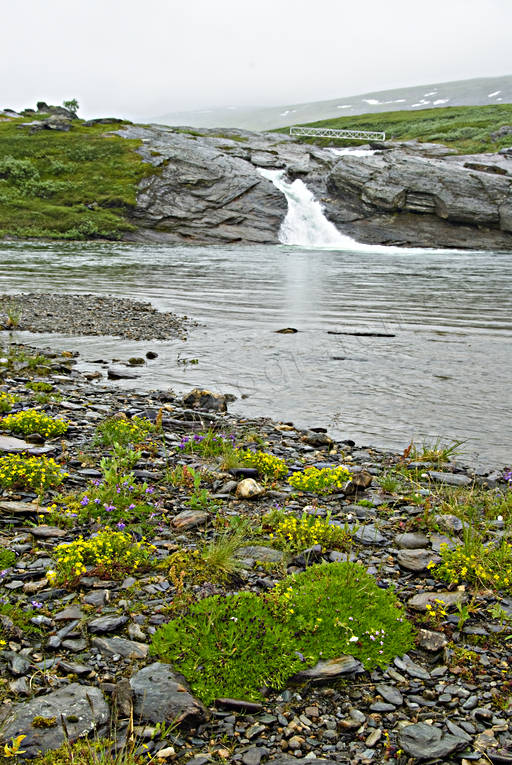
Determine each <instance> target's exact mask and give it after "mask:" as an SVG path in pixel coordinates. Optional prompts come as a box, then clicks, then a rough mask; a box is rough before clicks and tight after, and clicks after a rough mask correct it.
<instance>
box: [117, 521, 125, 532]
mask: <svg viewBox="0 0 512 765" xmlns="http://www.w3.org/2000/svg"><path fill="white" fill-rule="evenodd" d="M116 525H117V528H118V529H121V531H122V530H123V529H124V528H125V527H126V523H123V522H122V521H119V523H118V524H116Z"/></svg>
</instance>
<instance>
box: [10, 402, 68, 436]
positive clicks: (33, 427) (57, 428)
mask: <svg viewBox="0 0 512 765" xmlns="http://www.w3.org/2000/svg"><path fill="white" fill-rule="evenodd" d="M0 424H1V426H2V428H4V429H5V430H9V431H10V432H11V433H21V434H22V435H24V436H28V435H29V434H30V433H39V434H40V435H41V436H44V437H45V438H55V437H56V436H62V435H63V434H64V433H65V432H66V431H67V429H68V424H67V422H64V420H59V419H58V418H56V417H49V416H48V415H47V414H44V412H39V411H37V409H25V410H23V411H21V412H16V413H15V414H8V415H7V417H4V418H3V419H2V421H1V422H0Z"/></svg>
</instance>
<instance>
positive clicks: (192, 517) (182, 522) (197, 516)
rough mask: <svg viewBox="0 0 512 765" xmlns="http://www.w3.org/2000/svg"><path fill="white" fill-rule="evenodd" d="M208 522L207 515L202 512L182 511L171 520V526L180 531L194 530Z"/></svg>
mask: <svg viewBox="0 0 512 765" xmlns="http://www.w3.org/2000/svg"><path fill="white" fill-rule="evenodd" d="M207 521H208V513H205V512H203V511H202V510H183V511H182V512H181V513H178V515H175V516H174V518H173V519H172V525H173V526H174V527H175V528H176V529H179V530H180V531H187V530H188V529H195V528H197V527H198V526H204V525H205V523H207Z"/></svg>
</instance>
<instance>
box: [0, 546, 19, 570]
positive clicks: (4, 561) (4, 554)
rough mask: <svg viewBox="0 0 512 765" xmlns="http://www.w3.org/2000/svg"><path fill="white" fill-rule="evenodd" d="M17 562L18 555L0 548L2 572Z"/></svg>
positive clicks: (0, 567)
mask: <svg viewBox="0 0 512 765" xmlns="http://www.w3.org/2000/svg"><path fill="white" fill-rule="evenodd" d="M15 561H16V553H15V552H14V551H13V550H9V549H7V548H6V547H0V570H3V569H6V568H9V566H12V564H13V563H14V562H15Z"/></svg>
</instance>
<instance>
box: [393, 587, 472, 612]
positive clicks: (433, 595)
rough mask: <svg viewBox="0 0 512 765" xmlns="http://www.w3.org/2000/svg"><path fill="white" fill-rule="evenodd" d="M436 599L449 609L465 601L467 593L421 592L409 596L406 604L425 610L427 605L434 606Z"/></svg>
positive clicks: (415, 608)
mask: <svg viewBox="0 0 512 765" xmlns="http://www.w3.org/2000/svg"><path fill="white" fill-rule="evenodd" d="M436 600H440V601H442V602H443V604H444V606H445V607H447V608H449V609H454V608H456V605H457V603H461V604H462V603H465V602H466V600H467V595H466V594H465V593H464V592H459V591H458V590H456V591H455V592H421V593H419V594H418V595H413V596H412V598H409V600H408V601H407V605H408V606H409V607H410V608H413V609H414V610H415V611H426V610H427V605H431V606H435V602H436Z"/></svg>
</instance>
